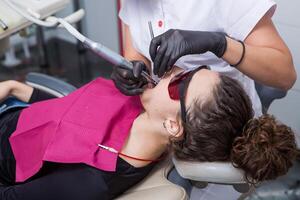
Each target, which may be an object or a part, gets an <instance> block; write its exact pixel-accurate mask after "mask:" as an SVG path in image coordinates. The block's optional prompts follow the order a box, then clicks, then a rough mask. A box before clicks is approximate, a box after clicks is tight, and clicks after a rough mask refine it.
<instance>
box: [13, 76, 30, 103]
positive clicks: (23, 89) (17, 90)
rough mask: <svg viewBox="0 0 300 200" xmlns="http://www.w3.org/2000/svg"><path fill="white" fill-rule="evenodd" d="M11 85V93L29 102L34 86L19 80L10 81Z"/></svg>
mask: <svg viewBox="0 0 300 200" xmlns="http://www.w3.org/2000/svg"><path fill="white" fill-rule="evenodd" d="M8 84H9V85H10V88H11V89H10V95H11V96H14V97H16V98H17V99H19V100H21V101H23V102H28V101H29V100H30V97H31V95H32V92H33V88H32V87H31V86H29V85H26V84H24V83H20V82H18V81H9V82H8Z"/></svg>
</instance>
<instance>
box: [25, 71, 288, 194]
mask: <svg viewBox="0 0 300 200" xmlns="http://www.w3.org/2000/svg"><path fill="white" fill-rule="evenodd" d="M26 83H27V84H29V85H31V86H33V87H35V88H39V89H41V90H44V91H46V92H49V93H51V94H53V95H55V96H57V97H62V96H65V95H67V94H69V93H70V92H72V91H74V90H75V89H76V88H75V87H74V86H72V85H70V84H68V83H66V82H64V81H61V80H59V79H57V78H54V77H50V76H48V75H44V74H40V73H29V74H28V75H27V77H26ZM256 89H257V91H258V95H259V97H260V99H261V102H262V104H263V113H266V112H267V111H268V108H269V106H270V105H271V103H272V101H273V100H275V99H280V98H283V97H284V96H286V92H284V91H281V90H278V89H275V88H271V87H266V86H262V85H260V84H256ZM173 163H174V164H173ZM174 165H175V169H174V167H173V166H174ZM208 183H217V184H226V185H232V186H233V187H234V188H235V189H236V190H237V191H239V192H241V193H245V192H247V191H248V190H249V186H248V184H246V182H245V181H244V177H243V171H241V170H239V169H236V168H234V167H233V166H232V164H231V163H229V162H211V163H209V162H207V163H203V162H184V161H179V160H177V159H175V158H168V159H166V160H164V161H162V162H161V163H159V164H158V165H157V166H156V167H155V168H154V170H153V171H152V172H151V173H150V174H149V175H148V176H147V177H146V178H145V179H144V180H143V181H142V182H140V183H139V184H137V185H136V186H134V187H133V188H131V189H129V190H128V191H126V192H125V193H124V194H123V195H122V196H120V197H118V198H117V199H118V200H137V199H143V200H154V199H155V200H156V199H164V200H186V199H188V196H189V193H190V191H191V187H192V186H196V187H199V188H203V187H206V186H207V184H208Z"/></svg>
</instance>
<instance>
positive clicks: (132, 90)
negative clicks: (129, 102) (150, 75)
mask: <svg viewBox="0 0 300 200" xmlns="http://www.w3.org/2000/svg"><path fill="white" fill-rule="evenodd" d="M115 85H116V87H117V88H118V89H119V90H120V91H121V92H122V93H123V94H125V95H127V96H135V95H140V94H142V93H143V92H144V89H143V88H141V87H139V86H136V85H135V86H131V87H129V86H128V85H124V84H121V83H120V82H119V81H118V80H116V81H115Z"/></svg>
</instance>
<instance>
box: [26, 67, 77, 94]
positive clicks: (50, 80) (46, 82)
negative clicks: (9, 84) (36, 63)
mask: <svg viewBox="0 0 300 200" xmlns="http://www.w3.org/2000/svg"><path fill="white" fill-rule="evenodd" d="M26 83H27V84H28V85H30V86H32V87H34V88H37V89H40V90H43V91H45V92H48V93H50V94H52V95H54V96H56V97H63V96H66V95H68V94H70V93H71V92H73V91H74V90H76V87H74V86H73V85H71V84H69V83H66V82H64V81H62V80H60V79H58V78H54V77H51V76H48V75H45V74H41V73H36V72H32V73H29V74H28V75H27V76H26Z"/></svg>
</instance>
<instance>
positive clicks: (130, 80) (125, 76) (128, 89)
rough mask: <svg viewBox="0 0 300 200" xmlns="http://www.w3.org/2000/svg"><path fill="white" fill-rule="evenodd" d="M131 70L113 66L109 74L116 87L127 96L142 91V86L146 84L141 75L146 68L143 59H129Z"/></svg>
mask: <svg viewBox="0 0 300 200" xmlns="http://www.w3.org/2000/svg"><path fill="white" fill-rule="evenodd" d="M131 62H132V64H133V70H128V69H126V68H125V67H123V66H115V67H114V70H113V72H112V74H111V79H112V80H113V81H114V83H115V85H116V87H117V88H118V89H119V90H120V91H121V92H122V93H123V94H125V95H127V96H135V95H139V94H141V93H143V91H144V87H145V86H146V85H147V84H148V81H147V80H146V78H144V77H143V76H142V71H143V70H146V71H148V69H147V66H146V65H145V63H144V62H143V61H131Z"/></svg>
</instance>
